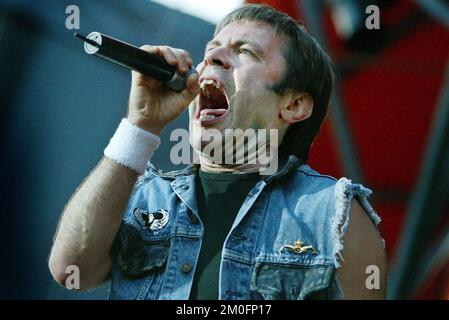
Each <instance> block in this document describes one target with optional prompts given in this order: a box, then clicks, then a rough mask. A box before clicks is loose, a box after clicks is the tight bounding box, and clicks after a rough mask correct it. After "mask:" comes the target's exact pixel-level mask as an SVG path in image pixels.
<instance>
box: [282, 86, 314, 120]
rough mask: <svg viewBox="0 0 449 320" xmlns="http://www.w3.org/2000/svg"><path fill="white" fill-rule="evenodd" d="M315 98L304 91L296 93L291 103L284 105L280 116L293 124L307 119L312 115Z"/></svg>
mask: <svg viewBox="0 0 449 320" xmlns="http://www.w3.org/2000/svg"><path fill="white" fill-rule="evenodd" d="M312 111H313V98H312V96H311V95H310V94H308V93H306V92H303V93H300V94H295V95H294V96H293V99H291V100H290V103H289V104H286V105H285V106H283V107H282V108H281V110H280V112H279V117H280V118H282V119H283V120H284V121H286V122H288V123H290V124H292V123H296V122H299V121H303V120H306V119H307V118H309V117H310V116H311V115H312Z"/></svg>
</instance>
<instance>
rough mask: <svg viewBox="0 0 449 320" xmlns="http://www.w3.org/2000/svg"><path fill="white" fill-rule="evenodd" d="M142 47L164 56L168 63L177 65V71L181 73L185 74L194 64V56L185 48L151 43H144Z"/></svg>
mask: <svg viewBox="0 0 449 320" xmlns="http://www.w3.org/2000/svg"><path fill="white" fill-rule="evenodd" d="M140 48H141V49H143V50H145V51H147V52H149V53H152V54H156V55H159V56H161V57H163V58H164V59H165V61H167V63H168V64H170V65H172V66H176V69H177V71H178V72H179V73H181V74H185V73H186V72H187V71H188V70H189V68H190V67H191V66H192V64H193V61H192V57H191V56H190V54H189V53H188V52H187V51H186V50H183V49H176V48H172V47H168V46H150V45H144V46H142V47H140Z"/></svg>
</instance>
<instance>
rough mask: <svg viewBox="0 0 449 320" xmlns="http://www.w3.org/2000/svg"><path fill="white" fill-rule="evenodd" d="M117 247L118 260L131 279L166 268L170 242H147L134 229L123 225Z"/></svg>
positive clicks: (118, 236)
mask: <svg viewBox="0 0 449 320" xmlns="http://www.w3.org/2000/svg"><path fill="white" fill-rule="evenodd" d="M116 245H117V247H118V248H115V249H116V250H115V251H116V252H117V256H116V259H117V262H118V264H119V266H120V268H121V270H122V272H123V273H124V274H125V275H126V276H127V277H129V278H138V277H142V276H145V275H146V274H148V273H150V272H154V271H158V270H161V269H162V268H163V267H164V266H165V263H166V261H167V257H168V250H169V247H170V242H169V240H168V239H167V240H158V241H154V242H153V241H145V240H143V239H142V237H141V235H140V233H139V231H137V230H136V229H135V228H134V227H132V226H129V225H127V224H122V226H121V227H120V231H119V233H118V234H117V238H116Z"/></svg>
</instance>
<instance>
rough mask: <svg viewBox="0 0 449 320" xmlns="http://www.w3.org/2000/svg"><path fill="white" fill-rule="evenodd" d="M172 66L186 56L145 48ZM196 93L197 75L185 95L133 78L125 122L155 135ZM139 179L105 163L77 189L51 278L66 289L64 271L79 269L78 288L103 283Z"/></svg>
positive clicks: (181, 65)
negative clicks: (71, 268) (131, 195)
mask: <svg viewBox="0 0 449 320" xmlns="http://www.w3.org/2000/svg"><path fill="white" fill-rule="evenodd" d="M142 49H144V50H147V51H148V52H150V53H154V54H159V55H161V56H162V57H163V58H164V59H165V60H166V61H167V62H168V63H170V64H172V65H176V66H177V69H178V71H179V72H180V73H185V72H186V71H187V70H188V67H189V66H191V64H192V60H191V58H190V55H189V54H188V53H187V52H186V51H184V50H179V49H173V48H169V47H151V46H143V47H142ZM198 92H199V87H198V75H196V74H193V75H191V76H190V77H189V79H188V82H187V89H185V90H184V91H182V92H180V93H177V92H174V91H171V90H170V89H168V88H166V87H164V86H162V84H161V83H160V82H159V81H156V80H153V79H150V78H147V77H145V76H143V75H141V74H139V73H137V72H132V84H131V92H130V100H129V108H128V116H127V117H128V119H129V121H130V122H131V123H133V124H134V125H136V126H138V127H140V128H141V129H144V130H147V131H150V132H152V133H154V134H157V135H159V134H160V132H161V131H162V129H163V128H164V126H165V125H166V124H167V123H169V122H170V121H171V120H173V119H174V118H176V117H177V116H178V115H179V114H180V113H181V112H182V111H183V110H184V109H185V107H186V106H187V105H188V104H189V103H190V101H191V100H192V99H193V98H194V97H195V96H196V95H197V93H198ZM137 176H138V173H137V172H135V171H133V170H131V169H129V168H126V167H124V166H122V165H119V164H117V163H116V162H114V161H113V160H111V159H108V158H106V157H104V158H103V159H102V160H101V161H100V163H99V164H98V165H97V167H96V168H95V169H94V170H93V171H92V173H91V174H90V175H89V176H88V177H87V179H85V181H84V182H83V183H82V184H81V185H80V186H79V187H78V189H77V190H76V192H75V194H74V195H73V196H72V198H71V199H70V201H69V202H68V204H67V205H66V207H65V209H64V211H63V213H62V217H61V219H60V222H59V227H58V230H57V232H56V235H55V239H54V244H53V248H52V250H51V253H50V259H49V268H50V272H51V274H52V276H53V278H54V279H55V280H56V281H57V282H58V283H60V284H61V285H64V284H65V281H66V279H67V277H68V276H69V275H70V274H66V268H67V266H70V265H75V266H77V267H78V268H79V271H80V272H79V275H80V287H81V289H88V288H92V287H96V286H98V285H100V284H101V283H103V282H104V281H105V280H106V279H107V278H108V275H109V273H110V270H111V256H110V250H111V246H112V243H113V240H114V238H115V236H116V234H117V231H118V229H119V227H120V223H121V220H122V216H123V213H124V210H125V208H126V205H127V203H128V201H129V197H130V194H131V191H132V188H133V186H134V184H135V182H136V179H137Z"/></svg>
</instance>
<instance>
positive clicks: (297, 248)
mask: <svg viewBox="0 0 449 320" xmlns="http://www.w3.org/2000/svg"><path fill="white" fill-rule="evenodd" d="M284 249H287V250H288V251H290V252H294V253H306V252H307V250H310V251H311V252H312V254H317V251H316V250H315V248H314V247H312V245H311V244H310V245H306V246H304V242H302V241H301V240H299V239H298V240H296V241H295V242H294V243H293V245H291V244H284V245H283V246H282V247H281V249H279V252H281V251H282V250H284Z"/></svg>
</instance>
